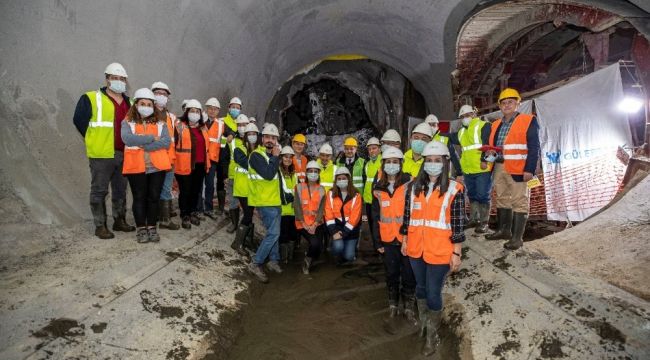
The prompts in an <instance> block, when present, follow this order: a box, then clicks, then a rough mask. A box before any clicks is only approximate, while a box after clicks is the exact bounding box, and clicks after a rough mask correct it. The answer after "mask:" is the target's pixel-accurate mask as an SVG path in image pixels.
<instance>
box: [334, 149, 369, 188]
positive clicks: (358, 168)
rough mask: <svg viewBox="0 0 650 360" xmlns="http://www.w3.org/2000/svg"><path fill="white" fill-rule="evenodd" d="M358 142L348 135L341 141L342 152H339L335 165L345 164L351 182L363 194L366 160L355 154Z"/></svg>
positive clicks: (341, 165)
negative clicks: (350, 175) (350, 176)
mask: <svg viewBox="0 0 650 360" xmlns="http://www.w3.org/2000/svg"><path fill="white" fill-rule="evenodd" d="M358 146H359V143H358V142H357V139H355V138H354V137H352V136H350V137H348V138H346V139H345V141H344V142H343V153H342V154H339V156H338V159H337V160H336V166H337V167H343V166H345V167H346V168H348V170H350V173H351V174H352V184H353V185H354V187H356V188H357V191H358V192H359V193H362V194H363V184H364V179H363V168H364V166H365V163H366V160H365V159H364V158H362V157H361V156H359V155H358V154H357V148H358Z"/></svg>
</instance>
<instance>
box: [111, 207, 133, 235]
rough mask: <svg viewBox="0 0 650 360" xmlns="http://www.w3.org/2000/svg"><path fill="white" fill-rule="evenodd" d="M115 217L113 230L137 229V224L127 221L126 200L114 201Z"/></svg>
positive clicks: (128, 230)
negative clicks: (130, 223)
mask: <svg viewBox="0 0 650 360" xmlns="http://www.w3.org/2000/svg"><path fill="white" fill-rule="evenodd" d="M113 219H114V220H115V221H114V222H113V231H123V232H131V231H135V226H133V225H129V224H128V223H127V222H126V200H114V201H113Z"/></svg>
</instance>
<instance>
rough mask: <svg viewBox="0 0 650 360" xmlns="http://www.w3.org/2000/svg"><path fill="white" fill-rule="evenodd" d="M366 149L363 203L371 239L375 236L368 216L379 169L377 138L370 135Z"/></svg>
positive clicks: (379, 149)
mask: <svg viewBox="0 0 650 360" xmlns="http://www.w3.org/2000/svg"><path fill="white" fill-rule="evenodd" d="M366 149H367V150H368V161H366V165H365V166H364V168H363V179H364V186H363V193H362V196H363V203H364V204H365V211H366V212H365V217H366V219H367V220H368V228H369V229H370V236H371V238H372V239H374V238H375V234H374V231H375V229H374V226H375V225H374V221H373V219H374V218H373V217H372V216H370V214H371V211H372V190H373V185H374V182H375V175H377V173H378V172H379V169H381V144H380V143H379V139H377V138H376V137H371V138H370V139H368V142H367V143H366Z"/></svg>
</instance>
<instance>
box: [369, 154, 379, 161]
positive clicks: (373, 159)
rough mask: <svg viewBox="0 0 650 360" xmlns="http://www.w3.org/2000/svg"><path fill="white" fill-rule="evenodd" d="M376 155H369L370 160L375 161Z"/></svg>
mask: <svg viewBox="0 0 650 360" xmlns="http://www.w3.org/2000/svg"><path fill="white" fill-rule="evenodd" d="M377 156H378V155H370V160H372V161H375V160H377Z"/></svg>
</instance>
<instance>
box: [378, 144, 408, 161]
mask: <svg viewBox="0 0 650 360" xmlns="http://www.w3.org/2000/svg"><path fill="white" fill-rule="evenodd" d="M381 158H382V159H404V153H402V150H400V149H398V148H396V147H392V146H389V147H388V149H386V150H384V152H382V153H381Z"/></svg>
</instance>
